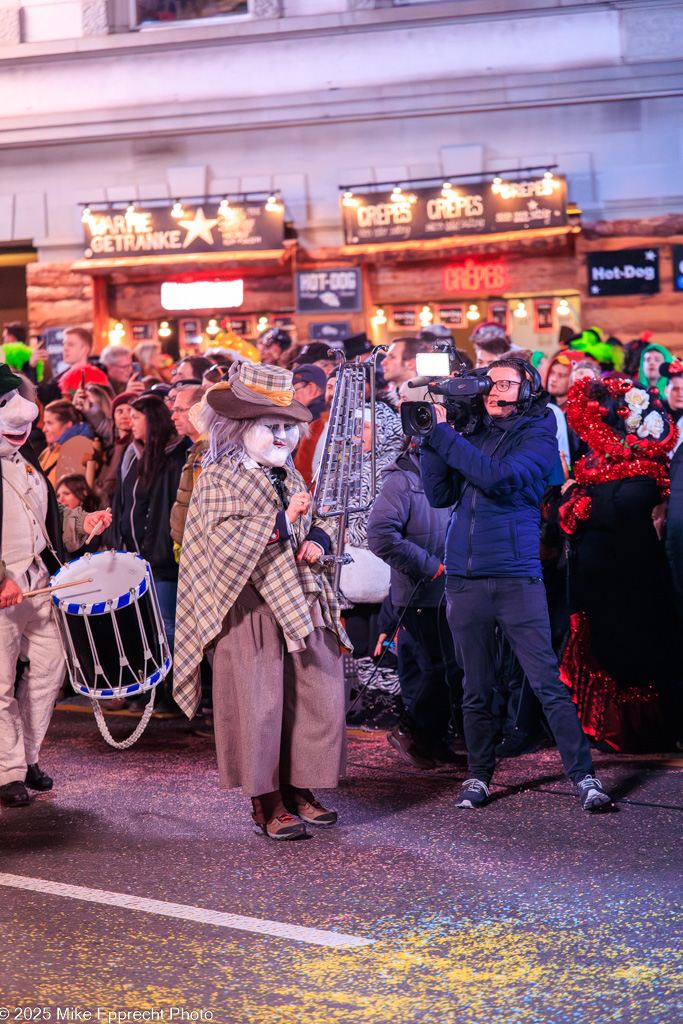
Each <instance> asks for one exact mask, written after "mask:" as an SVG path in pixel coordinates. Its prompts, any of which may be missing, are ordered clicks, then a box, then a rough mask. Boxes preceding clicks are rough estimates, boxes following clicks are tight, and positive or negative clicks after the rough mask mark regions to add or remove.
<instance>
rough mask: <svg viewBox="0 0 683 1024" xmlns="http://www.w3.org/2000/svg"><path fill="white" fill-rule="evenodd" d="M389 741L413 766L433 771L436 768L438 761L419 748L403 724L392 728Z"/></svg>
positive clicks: (404, 759)
mask: <svg viewBox="0 0 683 1024" xmlns="http://www.w3.org/2000/svg"><path fill="white" fill-rule="evenodd" d="M387 743H388V744H389V746H391V747H393V748H394V750H395V751H396V753H397V754H398V756H399V757H400V758H401V760H402V761H404V762H405V763H406V764H409V765H410V767H411V768H419V769H421V770H422V771H432V769H434V768H436V761H434V760H433V758H431V757H426V756H425V755H424V754H422V753H421V752H420V751H419V750H418V748H417V745H416V743H415V740H414V738H413V737H412V736H411V735H410V733H409V732H408V731H407V730H406V729H404V728H403V726H401V725H397V726H395V727H394V728H393V729H392V730H391V732H390V733H389V734H388V736H387Z"/></svg>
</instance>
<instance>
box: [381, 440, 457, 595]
mask: <svg viewBox="0 0 683 1024" xmlns="http://www.w3.org/2000/svg"><path fill="white" fill-rule="evenodd" d="M450 516H451V509H450V508H432V507H431V505H430V504H429V502H428V501H427V498H426V496H425V491H424V486H423V484H422V480H421V478H420V462H419V459H418V457H417V455H416V454H414V453H412V452H406V453H405V454H404V455H401V456H399V458H398V459H396V461H395V462H392V463H391V465H390V466H387V468H386V469H385V471H384V482H383V484H382V489H381V491H380V493H379V495H378V497H377V500H376V501H375V504H374V505H373V507H372V511H371V512H370V517H369V519H368V546H369V548H370V550H371V551H372V552H373V554H375V555H377V556H378V558H381V559H382V560H383V561H385V562H386V563H387V564H388V565H390V566H391V600H392V603H393V604H394V606H395V607H398V608H401V607H404V606H405V605H406V604H407V603H408V602H409V599H410V595H411V593H412V591H413V589H414V587H415V584H416V583H417V582H418V580H424V583H423V585H422V586H421V587H420V588H419V589H418V591H417V592H416V594H415V596H414V597H413V599H412V601H410V604H411V606H412V607H422V608H427V607H435V606H436V605H438V604H439V601H440V600H441V596H442V594H443V591H444V583H445V576H444V574H443V573H442V574H441V576H438V577H437V578H436V579H435V580H433V579H432V577H433V576H434V575H435V574H436V573H437V572H438V571H439V566H440V565H441V564H442V563H443V560H444V548H445V542H446V530H447V528H448V521H449V519H450Z"/></svg>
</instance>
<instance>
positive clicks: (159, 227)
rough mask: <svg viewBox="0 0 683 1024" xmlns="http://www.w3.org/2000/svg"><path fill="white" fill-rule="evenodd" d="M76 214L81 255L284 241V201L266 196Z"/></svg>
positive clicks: (268, 245)
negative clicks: (81, 236)
mask: <svg viewBox="0 0 683 1024" xmlns="http://www.w3.org/2000/svg"><path fill="white" fill-rule="evenodd" d="M81 219H82V221H83V227H84V231H85V251H84V254H83V255H84V256H85V258H86V259H106V258H108V257H112V256H114V257H115V256H151V255H155V256H158V255H168V254H169V253H175V254H176V255H178V256H182V255H186V254H187V255H189V254H191V253H202V252H234V251H245V250H252V249H281V248H282V245H283V241H284V207H283V206H282V204H281V203H278V202H270V201H269V202H268V203H260V202H254V203H250V202H247V203H227V202H226V201H224V202H222V203H221V204H220V205H218V204H216V203H210V202H205V203H200V204H189V203H184V204H180V203H176V204H175V205H174V206H154V205H150V207H149V208H146V207H144V206H143V205H140V206H139V207H138V206H134V205H131V206H129V207H128V209H126V210H117V211H114V210H112V209H104V210H97V209H93V210H91V209H88V208H86V210H84V212H83V215H82V218H81Z"/></svg>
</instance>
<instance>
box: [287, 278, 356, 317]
mask: <svg viewBox="0 0 683 1024" xmlns="http://www.w3.org/2000/svg"><path fill="white" fill-rule="evenodd" d="M362 305H363V299H362V284H361V273H360V269H359V268H358V267H335V268H327V269H318V270H298V271H297V273H296V311H297V313H337V312H338V313H359V312H360V310H361V309H362Z"/></svg>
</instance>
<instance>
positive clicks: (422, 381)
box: [408, 377, 434, 388]
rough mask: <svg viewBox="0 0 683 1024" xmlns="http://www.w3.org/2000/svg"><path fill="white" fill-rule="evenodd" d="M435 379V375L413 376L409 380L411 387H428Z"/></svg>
mask: <svg viewBox="0 0 683 1024" xmlns="http://www.w3.org/2000/svg"><path fill="white" fill-rule="evenodd" d="M433 380H434V378H433V377H413V378H412V380H409V381H408V387H409V388H426V387H427V386H428V385H429V384H431V383H432V381H433Z"/></svg>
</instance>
